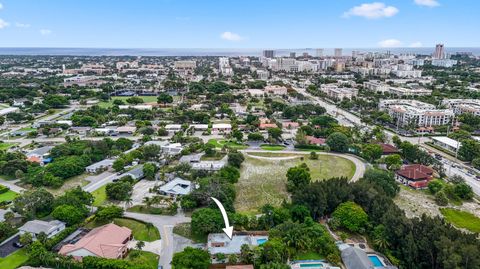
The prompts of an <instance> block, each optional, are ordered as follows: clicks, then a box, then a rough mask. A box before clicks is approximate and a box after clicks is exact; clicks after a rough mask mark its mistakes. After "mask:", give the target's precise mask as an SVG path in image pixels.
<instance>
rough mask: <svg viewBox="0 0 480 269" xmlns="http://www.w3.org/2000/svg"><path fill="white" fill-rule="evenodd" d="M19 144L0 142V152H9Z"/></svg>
mask: <svg viewBox="0 0 480 269" xmlns="http://www.w3.org/2000/svg"><path fill="white" fill-rule="evenodd" d="M17 144H18V143H5V142H0V150H7V149H9V148H11V147H13V146H15V145H17Z"/></svg>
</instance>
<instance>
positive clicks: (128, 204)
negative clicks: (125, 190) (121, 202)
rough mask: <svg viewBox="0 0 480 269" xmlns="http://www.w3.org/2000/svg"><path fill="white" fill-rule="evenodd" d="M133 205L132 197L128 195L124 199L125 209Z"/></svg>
mask: <svg viewBox="0 0 480 269" xmlns="http://www.w3.org/2000/svg"><path fill="white" fill-rule="evenodd" d="M132 205H133V199H132V197H128V198H127V199H125V210H126V209H127V208H129V207H131V206H132Z"/></svg>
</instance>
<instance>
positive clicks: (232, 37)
mask: <svg viewBox="0 0 480 269" xmlns="http://www.w3.org/2000/svg"><path fill="white" fill-rule="evenodd" d="M220 38H221V39H224V40H228V41H241V40H243V37H241V36H240V35H239V34H236V33H232V32H228V31H227V32H223V33H222V34H221V35H220Z"/></svg>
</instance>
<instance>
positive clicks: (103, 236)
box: [58, 223, 132, 260]
mask: <svg viewBox="0 0 480 269" xmlns="http://www.w3.org/2000/svg"><path fill="white" fill-rule="evenodd" d="M131 239H132V230H130V229H128V228H126V227H121V226H118V225H116V224H113V223H110V224H106V225H103V226H100V227H97V228H95V229H93V230H91V231H90V232H89V233H88V234H86V235H85V236H84V237H83V238H82V239H80V240H78V241H77V242H76V243H74V244H67V245H64V246H63V247H62V248H61V249H60V251H59V252H58V253H59V254H62V255H65V256H72V257H73V258H74V259H76V260H82V258H83V257H86V256H94V257H102V258H108V259H119V258H123V257H125V255H126V254H127V251H128V249H127V244H128V242H129V241H130V240H131Z"/></svg>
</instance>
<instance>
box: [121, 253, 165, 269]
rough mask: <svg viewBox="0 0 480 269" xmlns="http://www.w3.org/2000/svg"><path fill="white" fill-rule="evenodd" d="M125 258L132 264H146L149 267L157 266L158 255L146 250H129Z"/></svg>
mask: <svg viewBox="0 0 480 269" xmlns="http://www.w3.org/2000/svg"><path fill="white" fill-rule="evenodd" d="M126 259H127V260H129V261H132V262H133V263H134V264H143V265H148V267H149V268H151V269H157V268H158V255H156V254H153V253H151V252H148V251H141V250H130V252H129V253H128V256H127V258H126Z"/></svg>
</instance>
